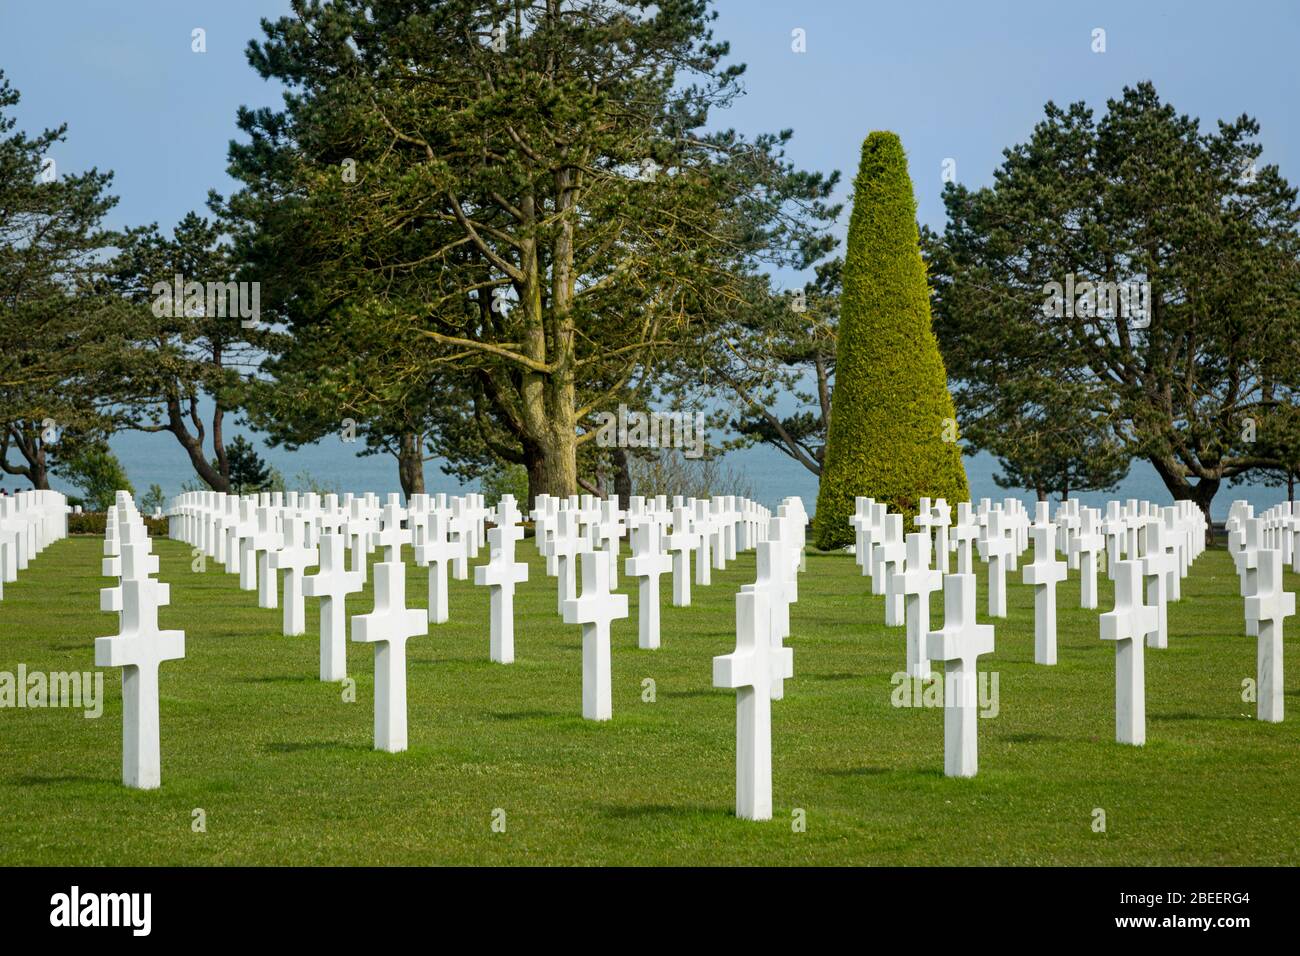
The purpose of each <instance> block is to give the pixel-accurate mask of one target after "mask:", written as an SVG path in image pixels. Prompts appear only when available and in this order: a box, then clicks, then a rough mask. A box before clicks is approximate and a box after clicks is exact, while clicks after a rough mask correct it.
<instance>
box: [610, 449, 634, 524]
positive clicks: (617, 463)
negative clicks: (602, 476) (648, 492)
mask: <svg viewBox="0 0 1300 956" xmlns="http://www.w3.org/2000/svg"><path fill="white" fill-rule="evenodd" d="M613 458H614V468H615V471H614V497H615V498H616V499H617V500H618V507H619V508H620V509H621V510H623V511H626V510H627V502H628V499H629V498H631V497H632V468H631V464H630V456H629V455H628V453H627V449H626V448H615V449H614V452H613Z"/></svg>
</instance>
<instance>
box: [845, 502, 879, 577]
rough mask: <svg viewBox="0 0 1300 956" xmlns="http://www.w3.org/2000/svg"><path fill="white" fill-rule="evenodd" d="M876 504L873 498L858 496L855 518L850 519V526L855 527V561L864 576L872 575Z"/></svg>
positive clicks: (855, 505)
mask: <svg viewBox="0 0 1300 956" xmlns="http://www.w3.org/2000/svg"><path fill="white" fill-rule="evenodd" d="M875 503H876V502H875V499H873V498H866V497H863V496H862V495H858V496H857V497H856V498H854V499H853V517H852V518H850V519H849V524H850V525H851V526H852V527H853V559H854V560H855V561H856V562H857V563H858V565H860V566H861V568H862V573H863V575H864V576H865V575H867V574H870V573H871V562H870V560H869V557H870V554H871V546H870V540H871V531H872V528H873V527H874V526H873V525H872V523H871V506H872V505H874V504H875Z"/></svg>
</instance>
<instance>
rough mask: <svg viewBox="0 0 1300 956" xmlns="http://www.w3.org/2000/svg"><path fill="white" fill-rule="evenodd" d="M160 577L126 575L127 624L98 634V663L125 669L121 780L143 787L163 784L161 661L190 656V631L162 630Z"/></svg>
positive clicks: (124, 613)
mask: <svg viewBox="0 0 1300 956" xmlns="http://www.w3.org/2000/svg"><path fill="white" fill-rule="evenodd" d="M160 596H162V595H161V593H160V590H159V585H158V582H156V581H151V580H149V579H147V578H130V577H125V578H123V579H122V629H121V633H120V634H118V635H117V636H116V637H98V638H96V639H95V666H96V667H121V668H123V671H122V782H123V783H124V784H126V786H128V787H134V788H136V789H139V790H153V789H155V788H156V787H159V786H161V784H162V754H161V746H160V743H159V717H158V665H160V664H161V663H162V662H163V661H174V660H180V659H181V658H183V657H184V656H185V632H184V631H163V630H159V629H158V598H159V597H160Z"/></svg>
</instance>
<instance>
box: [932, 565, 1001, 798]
mask: <svg viewBox="0 0 1300 956" xmlns="http://www.w3.org/2000/svg"><path fill="white" fill-rule="evenodd" d="M926 646H927V651H928V655H929V658H930V659H931V660H934V661H943V662H944V701H943V707H944V709H943V772H944V775H945V776H948V777H973V776H975V773H976V771H978V769H979V735H978V732H977V729H978V725H979V714H978V712H977V710H976V704H977V701H978V693H977V690H978V685H977V679H976V678H977V667H978V658H979V657H980V655H982V654H992V653H993V625H992V624H976V623H975V575H974V574H952V575H949V576H948V577H947V578H945V579H944V582H943V627H942V628H941V629H940V630H937V631H930V632H929V634H928V635H927V638H926Z"/></svg>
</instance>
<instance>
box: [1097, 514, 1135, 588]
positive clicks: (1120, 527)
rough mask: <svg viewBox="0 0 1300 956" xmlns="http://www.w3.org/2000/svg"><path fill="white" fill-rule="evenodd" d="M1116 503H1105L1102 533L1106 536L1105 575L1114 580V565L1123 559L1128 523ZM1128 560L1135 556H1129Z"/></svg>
mask: <svg viewBox="0 0 1300 956" xmlns="http://www.w3.org/2000/svg"><path fill="white" fill-rule="evenodd" d="M1121 508H1122V506H1121V505H1120V503H1119V502H1118V501H1108V502H1106V520H1105V521H1104V522H1102V526H1101V528H1102V533H1103V534H1104V535H1105V536H1106V573H1107V575H1109V577H1110V579H1111V580H1112V581H1113V580H1115V565H1116V564H1118V563H1119V562H1120V560H1121V559H1122V558H1123V557H1124V544H1125V541H1126V538H1127V535H1128V522H1127V521H1126V520H1125V518H1124V514H1123V511H1122V510H1121ZM1129 557H1130V558H1133V557H1136V555H1129Z"/></svg>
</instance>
